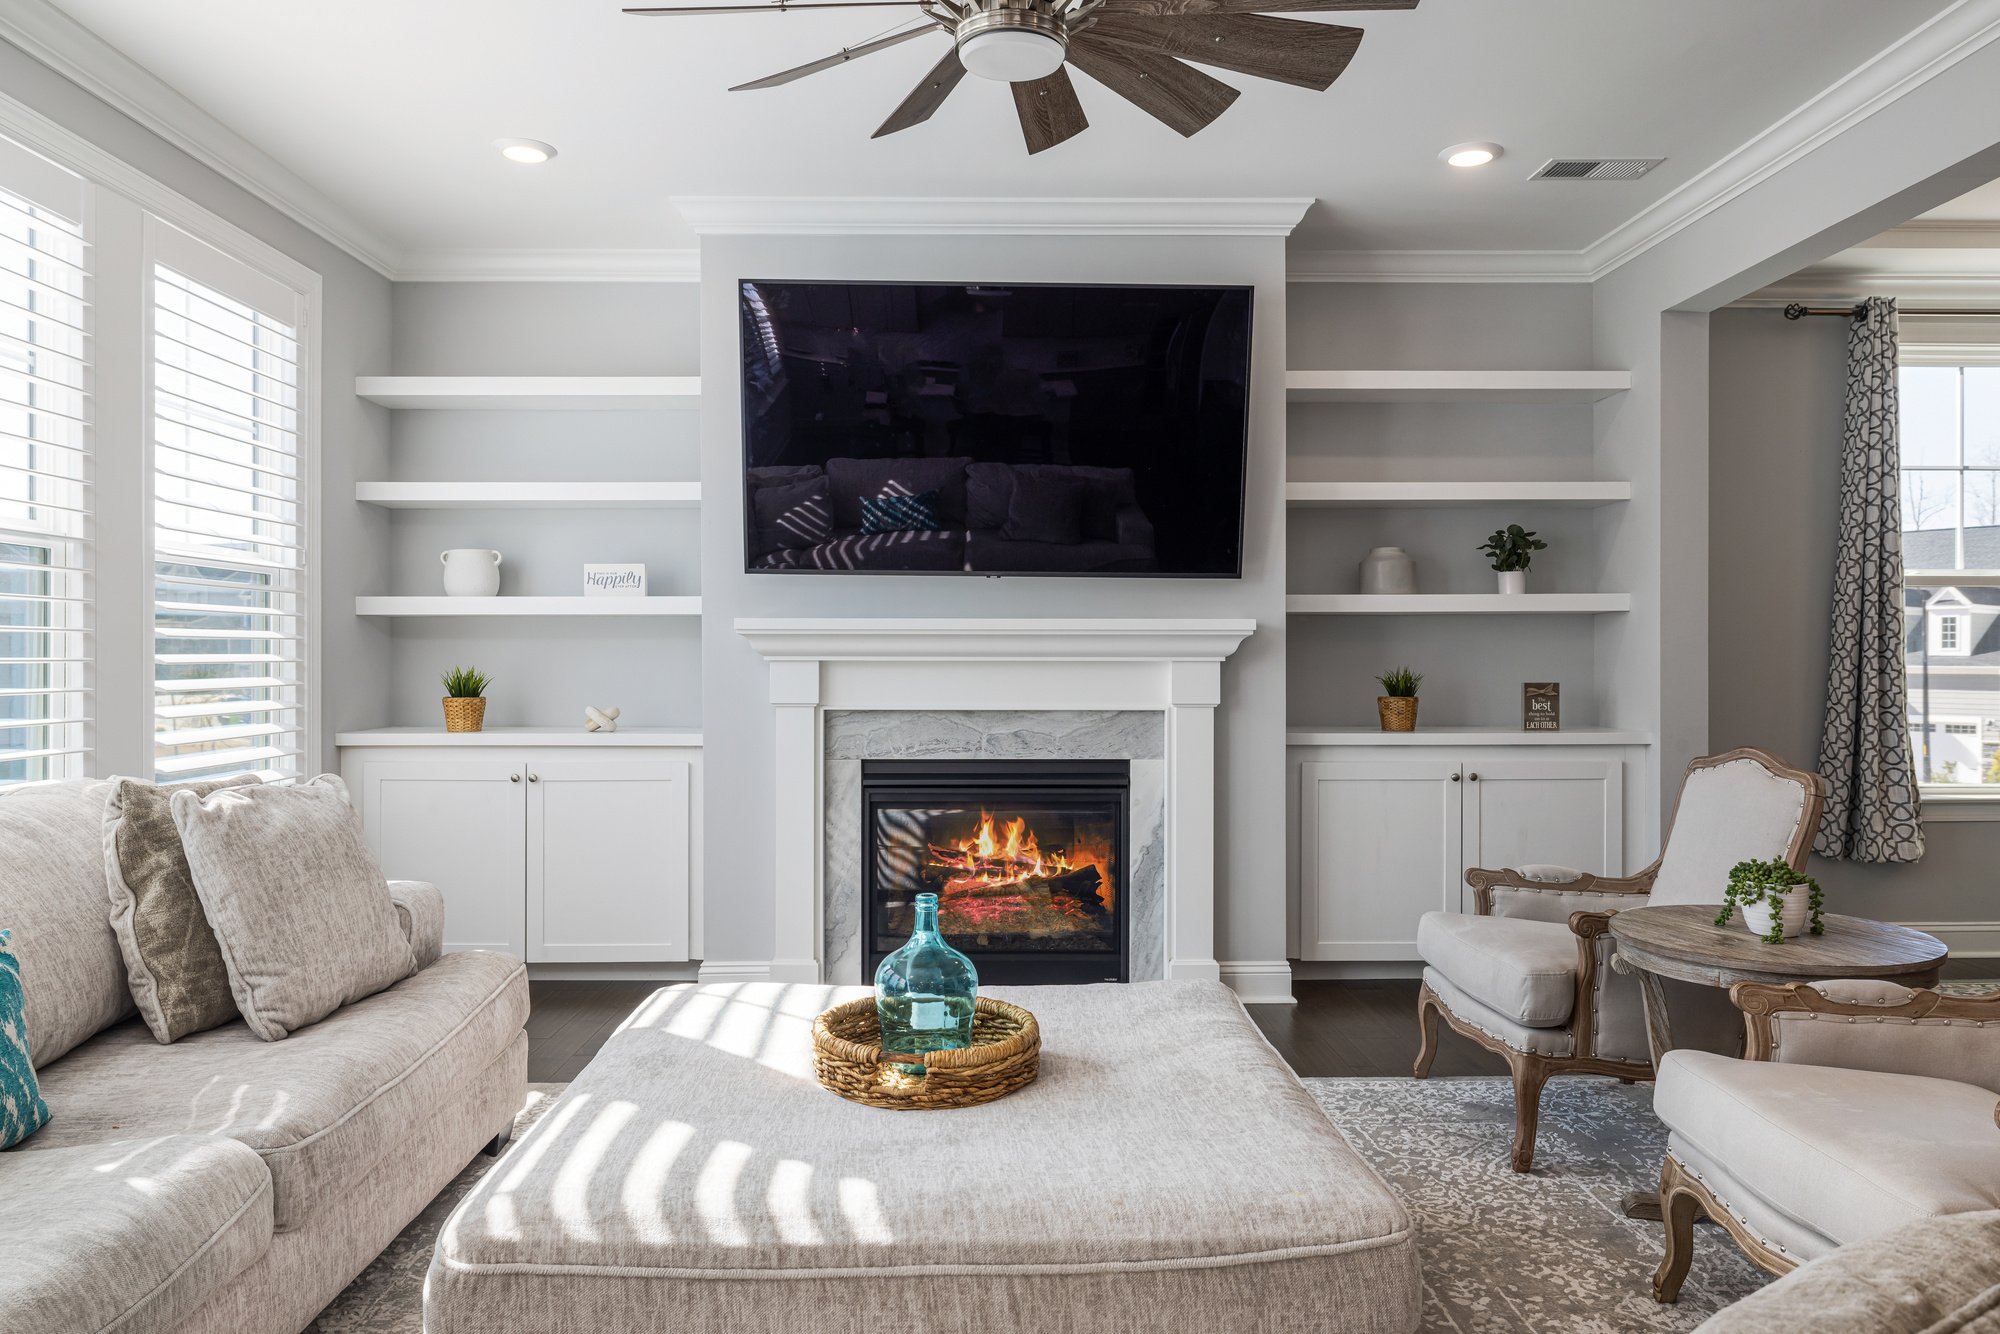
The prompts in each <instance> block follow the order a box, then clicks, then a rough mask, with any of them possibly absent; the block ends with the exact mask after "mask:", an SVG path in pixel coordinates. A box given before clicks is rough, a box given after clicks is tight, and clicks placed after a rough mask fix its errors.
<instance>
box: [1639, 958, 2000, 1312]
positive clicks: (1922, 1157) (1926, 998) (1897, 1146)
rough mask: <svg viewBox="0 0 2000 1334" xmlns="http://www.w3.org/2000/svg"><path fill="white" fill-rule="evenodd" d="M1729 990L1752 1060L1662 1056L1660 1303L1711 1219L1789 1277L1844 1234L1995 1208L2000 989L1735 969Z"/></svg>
mask: <svg viewBox="0 0 2000 1334" xmlns="http://www.w3.org/2000/svg"><path fill="white" fill-rule="evenodd" d="M1730 999H1731V1000H1733V1001H1734V1002H1735V1003H1736V1006H1737V1008H1738V1009H1740V1010H1741V1011H1742V1012H1743V1016H1744V1020H1745V1025H1746V1027H1747V1030H1748V1035H1749V1037H1748V1043H1747V1045H1746V1048H1745V1055H1744V1058H1743V1059H1740V1060H1739V1059H1736V1058H1733V1057H1728V1056H1718V1055H1715V1054H1714V1053H1711V1052H1704V1051H1690V1050H1687V1049H1682V1048H1677V1049H1675V1050H1674V1051H1670V1052H1668V1053H1667V1054H1666V1056H1665V1057H1663V1058H1662V1059H1661V1061H1660V1072H1659V1083H1658V1087H1657V1088H1656V1090H1655V1091H1654V1094H1653V1110H1654V1112H1655V1113H1657V1114H1658V1116H1659V1118H1660V1119H1661V1120H1662V1121H1664V1122H1666V1124H1667V1129H1668V1131H1669V1135H1668V1139H1667V1156H1666V1159H1665V1161H1664V1162H1662V1163H1661V1165H1660V1208H1661V1213H1662V1217H1663V1218H1664V1220H1665V1224H1666V1232H1667V1237H1666V1259H1665V1260H1663V1261H1662V1262H1661V1263H1660V1269H1659V1272H1658V1274H1657V1275H1655V1277H1654V1279H1653V1297H1654V1300H1656V1301H1662V1302H1671V1301H1673V1300H1675V1299H1676V1298H1677V1297H1678V1296H1679V1295H1680V1290H1681V1283H1682V1281H1683V1280H1684V1279H1686V1277H1687V1272H1688V1265H1689V1263H1690V1262H1691V1261H1692V1260H1693V1258H1694V1224H1695V1219H1696V1218H1697V1217H1698V1216H1700V1215H1702V1214H1706V1215H1707V1216H1708V1217H1710V1218H1712V1219H1714V1220H1715V1221H1716V1222H1717V1223H1719V1224H1721V1225H1722V1227H1723V1230H1725V1231H1726V1232H1728V1233H1729V1235H1730V1236H1731V1237H1732V1238H1734V1239H1735V1241H1736V1244H1737V1245H1738V1246H1739V1247H1741V1248H1742V1250H1743V1254H1744V1255H1746V1256H1747V1257H1749V1259H1750V1260H1751V1261H1752V1262H1753V1263H1755V1264H1757V1265H1758V1266H1760V1267H1762V1268H1763V1269H1766V1270H1768V1271H1770V1272H1771V1273H1773V1274H1784V1273H1787V1272H1789V1271H1790V1270H1792V1269H1794V1268H1796V1267H1798V1266H1799V1265H1801V1264H1804V1263H1805V1262H1807V1261H1809V1260H1813V1259H1817V1258H1818V1257H1819V1256H1822V1255H1825V1254H1827V1253H1829V1252H1831V1251H1833V1250H1835V1249H1837V1248H1839V1247H1841V1246H1844V1245H1846V1244H1847V1243H1849V1242H1853V1241H1860V1240H1863V1239H1864V1238H1869V1237H1875V1236H1878V1235H1881V1234H1884V1233H1888V1232H1891V1231H1894V1230H1896V1229H1899V1228H1903V1227H1906V1226H1910V1225H1917V1224H1923V1223H1926V1222H1928V1221H1929V1220H1933V1219H1937V1218H1943V1217H1949V1216H1955V1215H1959V1214H1972V1213H1979V1212H1982V1211H1987V1210H1993V1209H1996V1208H2000V1104H1996V1101H1995V1098H1996V1095H2000V991H1993V992H1988V993H1986V994H1985V995H1983V996H1946V995H1942V994H1940V993H1938V992H1936V991H1918V990H1911V989H1910V988H1907V987H1901V986H1897V985H1896V984H1895V983H1893V982H1882V981H1875V980H1865V981H1838V982H1815V983H1810V984H1808V983H1803V982H1801V983H1795V984H1792V985H1790V986H1772V985H1769V984H1766V983H1760V982H1739V983H1737V984H1736V985H1735V986H1734V987H1732V988H1730ZM1970 1262H1971V1261H1970V1259H1969V1258H1968V1259H1967V1260H1966V1263H1970ZM1938 1328H1943V1326H1939V1327H1938ZM1954 1328H1956V1326H1954Z"/></svg>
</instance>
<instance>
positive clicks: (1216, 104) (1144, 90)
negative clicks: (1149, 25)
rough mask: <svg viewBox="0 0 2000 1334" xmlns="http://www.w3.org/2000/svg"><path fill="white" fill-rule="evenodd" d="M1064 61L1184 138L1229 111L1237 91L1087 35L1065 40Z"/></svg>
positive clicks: (1163, 58)
mask: <svg viewBox="0 0 2000 1334" xmlns="http://www.w3.org/2000/svg"><path fill="white" fill-rule="evenodd" d="M1069 63H1070V64H1072V65H1074V66H1076V67H1077V68H1078V69H1080V70H1082V71H1083V72H1084V73H1085V74H1088V75H1089V76H1090V77H1091V78H1093V79H1095V80H1097V81H1098V82H1099V83H1101V84H1103V85H1104V86H1105V87H1106V88H1109V89H1110V90H1111V91H1112V92H1114V93H1116V94H1118V95H1119V96H1120V97H1122V98H1124V99H1125V100H1126V101H1127V102H1130V103H1132V104H1133V105H1134V106H1136V107H1138V108H1139V109H1140V110H1141V111H1143V112H1145V113H1146V114H1147V115H1149V116H1151V117H1153V118H1154V119H1155V120H1158V121H1161V122H1163V123H1165V124H1166V126H1167V127H1168V128H1169V129H1171V130H1174V131H1176V132H1177V133H1179V134H1181V135H1183V136H1185V135H1191V134H1193V133H1195V132H1196V131H1197V130H1200V129H1202V128H1204V127H1205V126H1207V125H1208V123H1209V122H1210V121H1212V120H1214V119H1215V118H1216V117H1217V116H1220V115H1221V114H1222V113H1223V112H1225V111H1227V110H1229V104H1230V103H1231V102H1234V101H1235V100H1236V98H1237V95H1238V93H1239V90H1238V89H1235V88H1231V87H1230V86H1229V85H1228V84H1226V83H1224V82H1223V81H1222V80H1220V79H1213V78H1210V77H1209V76H1208V75H1206V74H1203V73H1202V72H1201V71H1200V70H1198V69H1192V68H1190V67H1188V66H1186V65H1183V64H1181V62H1180V61H1178V60H1174V59H1171V58H1169V57H1167V56H1156V55H1153V54H1151V53H1150V52H1146V51H1134V50H1132V49H1131V48H1129V47H1121V46H1113V45H1112V44H1111V43H1109V42H1097V41H1093V40H1092V38H1091V34H1090V33H1087V32H1086V33H1083V34H1081V35H1080V36H1077V37H1074V38H1072V39H1071V40H1070V44H1069Z"/></svg>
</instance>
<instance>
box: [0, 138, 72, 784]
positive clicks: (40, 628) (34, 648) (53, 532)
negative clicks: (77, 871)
mask: <svg viewBox="0 0 2000 1334" xmlns="http://www.w3.org/2000/svg"><path fill="white" fill-rule="evenodd" d="M82 216H83V208H82V186H81V182H80V181H78V180H76V179H75V178H73V177H70V176H69V175H68V173H66V172H63V171H62V170H61V169H60V168H58V167H55V166H54V165H53V164H50V163H48V162H45V161H43V160H41V159H39V158H36V157H34V156H33V155H31V154H28V153H27V152H25V151H24V150H22V149H20V148H18V147H16V146H15V145H13V144H11V143H7V142H6V141H4V140H0V784H8V783H19V782H30V781H34V780H37V779H44V778H64V777H69V776H72V775H77V774H82V773H84V772H86V770H87V769H88V766H89V758H90V750H89V744H90V736H89V728H90V720H89V717H88V716H87V715H88V713H89V702H90V698H91V694H90V667H91V663H90V652H89V635H90V627H89V613H90V603H89V600H88V592H89V589H88V587H87V580H88V579H89V577H90V569H91V542H90V539H91V531H90V436H89V425H88V419H89V409H90V394H89V372H90V343H89V333H88V321H87V312H88V305H87V302H88V297H89V293H88V279H89V268H88V265H89V258H88V254H89V251H88V247H87V246H86V244H85V242H84V238H83V228H82V225H81V222H80V219H81V218H82Z"/></svg>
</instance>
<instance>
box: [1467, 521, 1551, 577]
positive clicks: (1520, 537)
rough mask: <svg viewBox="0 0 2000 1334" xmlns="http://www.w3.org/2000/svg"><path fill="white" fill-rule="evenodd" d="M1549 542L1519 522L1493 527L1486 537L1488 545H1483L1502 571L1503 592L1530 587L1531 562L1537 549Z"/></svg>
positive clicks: (1484, 549) (1544, 547)
mask: <svg viewBox="0 0 2000 1334" xmlns="http://www.w3.org/2000/svg"><path fill="white" fill-rule="evenodd" d="M1548 545H1549V544H1548V543H1546V542H1544V541H1542V540H1541V539H1540V538H1539V537H1536V536H1535V535H1534V534H1533V533H1532V532H1530V531H1528V530H1527V529H1525V528H1523V527H1522V526H1521V525H1520V524H1518V523H1510V524H1508V525H1507V526H1506V527H1505V528H1496V529H1494V530H1493V536H1491V537H1489V538H1487V539H1486V545H1484V546H1482V547H1481V548H1479V549H1480V550H1481V551H1482V552H1484V553H1485V554H1486V555H1487V556H1489V557H1490V558H1491V559H1492V561H1493V568H1494V569H1495V570H1497V571H1499V574H1500V591H1501V592H1502V593H1525V592H1527V591H1528V562H1529V561H1531V560H1533V559H1534V555H1535V553H1536V552H1537V551H1544V550H1547V548H1548Z"/></svg>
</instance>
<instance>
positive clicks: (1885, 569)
mask: <svg viewBox="0 0 2000 1334" xmlns="http://www.w3.org/2000/svg"><path fill="white" fill-rule="evenodd" d="M1900 461H1901V450H1900V447H1899V441H1898V438H1897V426H1896V303H1895V302H1894V301H1892V300H1887V299H1884V298H1882V297H1873V298H1870V299H1869V300H1868V302H1867V303H1866V304H1865V305H1864V306H1863V307H1862V311H1861V314H1860V317H1859V318H1857V319H1856V320H1855V321H1854V328H1853V330H1852V331H1851V332H1850V333H1849V334H1848V338H1847V428H1846V437H1845V441H1844V444H1843V447H1842V456H1841V465H1840V555H1839V562H1838V564H1837V565H1836V566H1835V569H1834V580H1833V655H1832V658H1833V660H1832V662H1831V663H1830V664H1829V665H1828V670H1827V679H1826V725H1825V728H1824V729H1823V731H1822V732H1821V735H1820V745H1819V772H1820V776H1821V777H1823V778H1825V779H1826V781H1827V783H1828V785H1829V786H1830V787H1831V789H1832V791H1831V793H1830V794H1829V795H1828V797H1827V802H1826V812H1825V814H1824V815H1822V816H1821V817H1820V822H1819V834H1818V837H1816V838H1815V839H1814V841H1813V851H1815V852H1817V853H1819V854H1820V855H1821V856H1822V857H1841V858H1845V859H1847V860H1849V861H1857V862H1913V861H1916V860H1918V859H1919V858H1921V857H1922V856H1923V855H1924V826H1923V821H1922V818H1921V810H1920V808H1919V805H1918V798H1917V770H1916V764H1915V761H1914V759H1913V755H1912V751H1911V748H1910V719H1909V692H1908V687H1907V685H1906V683H1905V680H1904V672H1903V635H1904V626H1903V535H1902V508H1901V504H1900V498H1899V496H1898V494H1897V486H1898V480H1899V479H1898V473H1897V470H1898V468H1899V466H1900Z"/></svg>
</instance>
